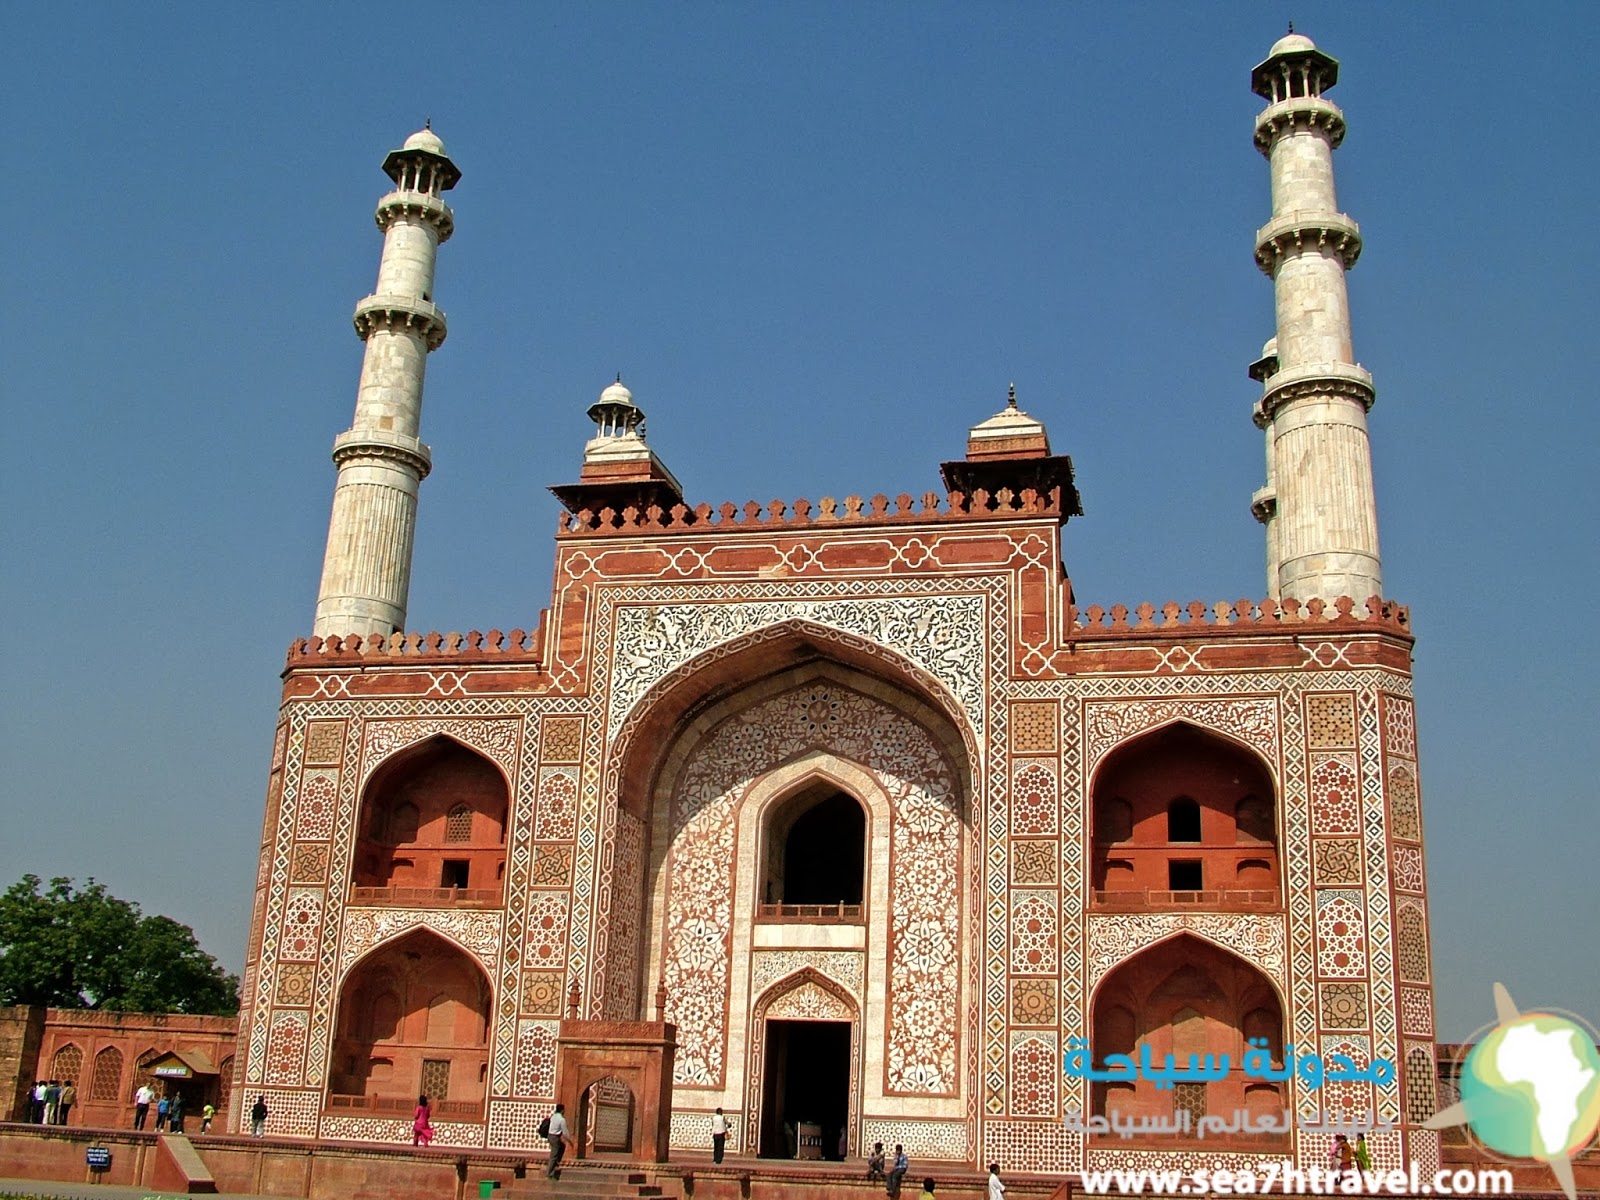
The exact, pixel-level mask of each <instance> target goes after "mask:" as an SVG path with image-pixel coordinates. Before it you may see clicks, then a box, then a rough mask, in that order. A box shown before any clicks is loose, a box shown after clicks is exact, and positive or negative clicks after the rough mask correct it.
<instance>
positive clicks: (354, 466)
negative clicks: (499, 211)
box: [313, 129, 461, 637]
mask: <svg viewBox="0 0 1600 1200" xmlns="http://www.w3.org/2000/svg"><path fill="white" fill-rule="evenodd" d="M383 169H384V172H385V173H386V174H387V175H388V176H389V178H390V179H392V180H394V184H395V186H394V191H392V192H390V193H389V194H388V195H387V196H385V197H384V198H383V199H382V200H379V201H378V211H377V214H376V219H377V222H378V228H379V229H381V230H383V258H382V260H381V261H380V262H379V264H378V286H377V287H376V288H374V289H373V292H372V295H370V296H368V297H367V298H366V299H365V300H363V301H361V303H359V304H357V305H356V313H355V325H356V332H357V333H359V334H360V335H361V338H362V340H363V341H365V342H366V344H367V347H366V354H365V356H364V357H363V358H362V362H361V384H360V387H359V389H358V390H357V393H356V415H355V420H354V421H352V422H351V423H350V428H349V429H348V430H346V431H345V432H344V433H341V434H340V435H339V436H338V437H337V438H335V439H334V443H333V461H334V462H335V463H337V464H338V466H339V480H338V483H337V484H336V485H335V486H334V492H333V517H332V519H331V520H330V521H329V522H328V549H327V554H326V556H325V557H324V559H323V562H322V586H321V587H320V588H319V589H318V591H317V618H316V625H315V626H314V628H313V632H314V633H315V634H317V635H318V636H319V637H328V636H330V635H333V634H338V635H340V636H341V637H345V636H349V635H350V634H361V635H362V636H366V635H369V634H373V633H382V634H389V633H394V632H395V631H396V630H399V629H403V628H404V627H405V620H406V593H407V592H408V591H409V589H410V586H411V542H412V538H413V535H414V534H415V532H416V524H417V488H418V485H420V484H421V482H422V480H423V478H424V477H426V475H427V474H428V469H429V467H430V466H431V465H432V458H431V456H430V454H429V452H428V447H427V446H426V445H424V444H423V443H422V441H421V440H420V439H419V438H418V437H417V433H418V431H419V429H420V427H421V421H422V381H423V377H424V375H425V374H426V372H427V364H428V353H429V352H430V351H432V350H437V349H438V348H439V346H440V345H441V344H442V343H443V342H444V336H445V321H444V313H442V312H441V311H439V309H438V308H437V307H436V306H435V305H434V303H433V265H434V260H435V258H436V257H437V256H438V252H439V243H440V242H443V241H445V240H446V239H448V238H449V236H450V234H451V232H452V230H453V229H454V227H455V217H454V215H453V214H452V213H451V211H450V208H449V206H448V205H447V204H445V202H444V201H443V200H442V199H440V193H441V192H446V191H449V190H450V189H451V188H453V187H455V185H456V181H457V180H459V179H460V178H461V172H460V171H458V170H457V169H456V165H455V163H453V162H451V161H450V159H449V158H447V157H446V156H445V152H444V143H443V142H441V141H440V140H439V139H438V137H436V136H435V135H434V133H433V131H432V130H431V129H422V130H419V131H417V132H416V133H414V134H412V135H411V136H410V137H408V138H407V139H406V142H405V145H404V146H402V147H401V148H400V149H398V150H394V151H391V152H390V154H389V156H388V157H387V158H385V159H384V160H383Z"/></svg>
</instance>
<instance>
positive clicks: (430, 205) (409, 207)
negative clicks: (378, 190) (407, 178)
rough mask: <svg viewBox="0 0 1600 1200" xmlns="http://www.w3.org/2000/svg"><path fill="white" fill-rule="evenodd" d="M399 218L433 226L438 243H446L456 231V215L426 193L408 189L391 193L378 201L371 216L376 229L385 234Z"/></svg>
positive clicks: (434, 197) (444, 204) (448, 207)
mask: <svg viewBox="0 0 1600 1200" xmlns="http://www.w3.org/2000/svg"><path fill="white" fill-rule="evenodd" d="M401 217H411V218H413V219H415V220H418V221H425V222H427V223H428V224H430V225H433V226H435V227H436V228H437V229H438V230H439V241H440V242H448V241H449V240H450V235H451V234H452V233H454V232H455V231H456V215H455V213H454V212H453V211H451V208H450V206H449V205H448V204H446V203H445V202H444V201H443V200H441V199H439V197H437V196H433V195H429V194H428V193H427V192H416V191H411V190H409V189H407V190H396V191H392V192H390V193H389V194H388V195H386V196H384V197H383V198H382V199H381V200H379V201H378V209H377V211H376V212H374V213H373V214H372V219H373V220H374V221H376V222H377V223H378V228H379V229H381V230H383V231H384V232H385V233H388V232H389V226H391V225H393V224H394V223H395V222H396V221H397V220H399V219H400V218H401Z"/></svg>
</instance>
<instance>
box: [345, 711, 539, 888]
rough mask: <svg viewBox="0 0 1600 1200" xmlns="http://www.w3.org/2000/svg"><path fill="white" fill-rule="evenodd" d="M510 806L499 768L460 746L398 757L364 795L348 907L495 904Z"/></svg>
mask: <svg viewBox="0 0 1600 1200" xmlns="http://www.w3.org/2000/svg"><path fill="white" fill-rule="evenodd" d="M509 803H510V792H509V789H508V788H507V786H506V778H505V776H504V775H503V774H502V773H501V771H500V768H499V767H497V766H496V765H495V764H494V763H493V762H491V761H490V760H489V759H487V758H485V757H484V756H483V755H481V754H479V753H477V752H476V751H475V750H471V749H468V748H467V747H466V746H463V745H462V744H461V743H460V742H457V741H454V740H452V739H450V738H446V737H436V738H430V739H429V740H427V741H425V742H422V743H421V744H419V745H417V746H413V747H411V748H410V749H408V750H405V751H402V752H401V753H400V754H397V755H395V756H394V757H393V758H391V759H389V760H388V761H387V762H385V763H384V764H383V765H382V766H380V767H379V768H378V769H377V770H376V771H375V772H373V774H372V778H371V779H370V780H368V781H367V786H366V789H365V791H364V793H363V795H362V801H361V819H360V826H359V831H358V835H357V839H356V853H355V869H354V873H353V877H352V885H353V888H354V891H353V893H352V897H351V898H352V901H353V902H355V903H358V904H362V903H365V904H374V903H377V904H381V903H408V904H430V903H462V902H465V903H496V904H497V903H499V900H500V895H501V887H502V882H503V876H504V873H505V842H506V813H507V811H508V808H509Z"/></svg>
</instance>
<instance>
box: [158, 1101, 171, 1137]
mask: <svg viewBox="0 0 1600 1200" xmlns="http://www.w3.org/2000/svg"><path fill="white" fill-rule="evenodd" d="M171 1111H172V1098H171V1097H170V1096H163V1097H161V1099H159V1100H157V1101H156V1132H157V1133H161V1132H163V1131H165V1130H166V1128H167V1114H168V1113H169V1112H171Z"/></svg>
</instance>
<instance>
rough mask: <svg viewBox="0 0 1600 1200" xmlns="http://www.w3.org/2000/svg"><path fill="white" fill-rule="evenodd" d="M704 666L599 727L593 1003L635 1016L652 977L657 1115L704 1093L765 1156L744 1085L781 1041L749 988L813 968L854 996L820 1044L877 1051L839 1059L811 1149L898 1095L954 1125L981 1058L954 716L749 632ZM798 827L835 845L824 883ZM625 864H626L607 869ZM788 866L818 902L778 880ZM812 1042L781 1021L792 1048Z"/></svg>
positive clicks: (890, 680)
mask: <svg viewBox="0 0 1600 1200" xmlns="http://www.w3.org/2000/svg"><path fill="white" fill-rule="evenodd" d="M858 650H859V651H860V653H861V654H862V655H863V656H870V655H875V654H878V653H887V652H884V651H882V648H880V647H865V648H859V647H858ZM795 657H799V658H800V659H801V661H800V662H798V663H795V662H794V661H793V660H794V658H795ZM707 658H708V659H709V660H710V661H709V664H708V665H707V666H706V669H705V671H704V672H703V673H700V674H696V672H695V671H693V670H690V671H681V672H677V673H674V677H669V678H672V680H673V686H672V687H669V688H666V689H665V690H662V691H659V692H658V691H652V692H651V693H649V694H647V696H646V697H645V699H644V700H643V701H641V702H640V705H639V706H638V707H637V708H636V709H635V710H634V712H633V714H632V715H630V717H629V718H628V721H627V722H625V723H624V727H623V730H622V731H621V735H620V736H619V739H618V747H617V756H616V758H615V759H613V763H614V766H613V767H612V769H611V770H612V771H613V772H614V774H611V775H610V778H609V779H608V782H607V790H608V794H609V796H610V797H614V803H615V805H616V807H615V809H614V814H615V821H616V830H617V834H616V845H617V847H618V849H617V851H616V862H617V864H618V869H617V870H616V872H615V873H614V875H613V885H612V886H613V893H612V903H611V918H610V921H609V923H608V928H607V929H606V930H605V931H604V932H605V937H606V938H607V941H606V944H605V947H604V953H603V956H602V960H601V961H602V969H603V971H604V972H605V974H604V975H603V976H602V977H601V979H600V980H599V981H597V987H596V992H597V994H598V995H599V996H600V997H601V998H602V1002H603V1003H604V1004H605V1007H604V1008H603V1009H601V1010H600V1011H602V1012H604V1013H605V1015H606V1016H608V1017H611V1018H613V1019H624V1020H626V1019H630V1018H633V1017H635V1016H636V1015H637V1014H638V1013H639V1012H640V1001H639V997H640V996H641V994H642V995H643V996H646V997H648V996H649V995H651V994H653V993H654V992H655V990H656V988H657V987H658V986H661V985H663V984H664V986H665V991H664V994H665V997H666V1004H665V1018H666V1020H668V1021H671V1022H672V1023H673V1024H675V1025H676V1026H677V1028H678V1049H677V1053H676V1059H675V1063H674V1099H673V1102H674V1106H675V1108H676V1109H677V1110H678V1111H679V1112H680V1113H698V1114H703V1115H704V1116H705V1118H706V1119H707V1120H709V1117H710V1114H711V1112H712V1110H713V1109H714V1108H716V1107H719V1106H721V1107H723V1108H724V1110H725V1111H726V1112H727V1114H728V1115H729V1116H730V1118H732V1122H731V1123H732V1126H733V1128H732V1132H731V1134H730V1138H729V1145H728V1148H729V1150H730V1151H732V1152H734V1153H740V1152H743V1153H750V1152H754V1151H756V1150H757V1149H758V1148H763V1141H762V1139H763V1122H764V1120H765V1118H763V1117H762V1116H761V1115H760V1110H761V1109H762V1107H763V1100H762V1096H763V1090H762V1086H759V1081H760V1080H763V1079H765V1078H767V1077H768V1074H769V1073H768V1070H767V1067H768V1054H769V1053H774V1054H775V1053H778V1052H779V1051H777V1050H771V1049H770V1047H771V1046H772V1045H773V1042H772V1040H771V1039H770V1038H769V1037H768V1032H769V1026H770V1025H771V1023H770V1022H769V1021H767V1019H766V1018H765V1017H764V1016H763V1017H760V1018H758V1017H757V1014H756V1011H755V1010H756V1005H757V1002H758V1001H759V1000H760V998H761V997H762V996H764V995H765V994H766V993H767V992H768V990H769V989H770V988H771V987H772V985H773V984H774V982H776V981H777V980H780V979H783V978H787V977H788V976H789V975H791V974H793V973H794V971H796V970H797V969H799V968H801V967H807V966H811V967H816V968H818V969H819V970H821V971H823V972H824V973H825V974H827V975H829V976H830V977H831V978H834V979H835V980H836V981H841V986H843V987H845V988H846V990H847V992H848V993H849V994H850V995H852V996H854V997H855V1000H854V1001H853V1003H854V1004H855V1005H856V1006H857V1007H856V1013H857V1016H856V1017H855V1018H854V1020H855V1022H856V1023H857V1025H858V1035H857V1036H850V1035H848V1034H847V1035H846V1036H847V1037H848V1039H849V1040H848V1046H843V1045H842V1044H841V1047H840V1048H837V1049H835V1050H830V1051H828V1053H829V1054H831V1055H835V1056H836V1057H840V1058H844V1057H846V1056H848V1058H849V1059H850V1060H851V1061H856V1060H859V1059H860V1056H861V1047H862V1045H863V1043H864V1042H868V1041H870V1042H872V1043H873V1044H874V1045H882V1047H883V1052H882V1058H881V1060H880V1061H881V1069H874V1070H872V1071H868V1072H865V1073H861V1072H860V1070H859V1068H857V1073H858V1083H857V1084H854V1085H852V1086H854V1087H855V1088H856V1096H857V1097H858V1100H857V1101H856V1107H855V1108H853V1109H850V1110H849V1113H850V1114H853V1115H848V1117H847V1119H843V1120H837V1119H836V1120H835V1121H834V1122H832V1123H835V1124H837V1126H838V1128H836V1129H835V1130H834V1131H833V1133H832V1134H831V1135H830V1138H829V1142H830V1144H829V1145H828V1146H827V1149H828V1150H830V1151H832V1152H833V1154H834V1155H836V1154H837V1146H838V1143H837V1140H836V1139H837V1137H838V1134H839V1132H840V1131H841V1130H842V1129H843V1128H844V1127H845V1126H846V1125H847V1124H850V1125H852V1129H853V1132H852V1133H851V1134H850V1136H851V1137H852V1138H853V1137H854V1136H855V1132H858V1131H859V1124H860V1121H861V1120H869V1121H870V1120H872V1119H874V1118H876V1117H880V1116H881V1117H883V1118H886V1119H887V1118H892V1117H893V1116H894V1115H895V1114H898V1113H902V1112H903V1111H904V1106H905V1101H906V1100H907V1099H913V1100H914V1102H915V1103H916V1105H917V1107H918V1109H919V1111H921V1112H923V1113H924V1114H925V1115H926V1116H927V1117H929V1118H932V1119H942V1120H946V1121H961V1122H968V1123H970V1121H971V1120H972V1116H971V1113H972V1111H973V1110H972V1109H971V1106H970V1104H969V1102H968V1097H970V1096H971V1095H972V1094H973V1093H974V1090H975V1089H976V1087H977V1078H978V1064H977V1052H976V1046H975V1044H973V1043H972V1042H971V1041H970V1040H969V1037H968V1033H967V1023H966V1020H965V1018H964V1015H963V1014H964V1013H965V1006H966V1005H968V1004H970V1003H971V1002H972V999H971V998H972V997H974V996H976V995H977V994H978V990H979V987H978V980H977V970H978V952H977V948H976V947H975V945H974V944H973V943H974V934H973V930H974V922H975V921H976V920H977V917H978V914H979V913H980V912H981V905H980V900H979V896H980V894H981V889H980V886H979V879H978V868H979V864H978V861H977V858H976V855H975V854H974V853H973V851H972V849H971V847H970V840H971V836H972V834H971V826H970V820H971V819H970V817H969V813H968V797H969V796H970V794H971V779H972V776H971V767H970V762H971V758H970V756H969V750H970V746H969V739H968V731H967V729H966V728H965V726H964V725H962V724H961V723H960V722H959V721H953V720H952V719H951V716H950V715H949V709H948V708H947V707H946V704H945V702H946V700H947V699H948V697H943V696H939V695H935V694H933V693H931V692H930V693H928V694H926V695H924V694H922V693H921V692H919V691H917V690H913V689H908V688H907V686H906V684H905V682H904V681H903V680H902V679H901V678H900V677H899V676H898V675H897V674H896V673H895V672H894V671H891V670H888V669H885V670H884V671H883V673H881V674H879V673H868V672H866V671H863V670H862V669H860V667H859V666H857V665H856V664H855V663H853V662H852V663H848V664H847V663H845V662H841V661H839V660H837V659H835V658H833V657H829V656H823V655H821V654H819V653H818V646H817V645H815V644H814V643H813V642H811V641H810V640H809V639H807V638H801V637H798V636H797V637H793V638H789V637H786V636H778V637H776V638H774V639H765V638H755V640H753V641H751V643H750V645H749V646H747V647H744V648H743V649H741V650H738V651H736V652H734V653H733V654H731V655H723V654H722V653H720V651H719V652H715V653H714V654H712V655H708V656H707ZM786 658H787V659H788V660H789V664H788V665H786V664H785V663H784V659H786ZM697 661H698V660H697ZM695 665H696V664H695V663H694V662H692V663H690V664H686V666H688V667H694V666H695ZM774 666H776V667H777V668H778V669H776V670H769V673H765V674H763V673H762V669H763V668H768V669H770V668H772V667H774ZM666 682H667V681H665V680H664V681H663V683H666ZM664 714H665V715H664ZM673 714H676V718H677V719H676V721H675V722H670V723H669V718H670V717H671V716H672V715H673ZM663 726H665V727H663ZM647 731H651V732H654V733H656V734H658V735H659V740H657V739H656V738H652V737H647V736H645V735H646V733H647ZM812 822H814V823H815V824H816V825H817V826H818V827H819V828H820V830H821V831H822V835H821V836H814V835H813V834H812V833H810V832H808V830H807V828H806V826H807V825H808V824H809V823H812ZM857 828H859V829H860V833H859V834H858V833H857V832H856V829H857ZM797 833H798V834H799V838H798V842H799V844H798V845H797V844H796V842H797V839H796V837H795V835H796V834H797ZM808 841H810V842H812V843H813V844H814V845H824V846H827V847H828V848H836V847H838V846H839V845H841V844H842V845H843V846H844V847H845V848H846V849H847V850H848V853H847V854H846V855H844V856H843V857H845V858H848V859H849V862H850V864H851V866H850V867H849V868H848V869H846V870H844V871H842V872H838V873H836V874H834V876H833V877H832V878H829V877H827V876H826V875H825V873H823V872H821V871H820V870H817V869H816V867H817V864H818V860H819V858H820V857H821V856H820V855H819V854H816V853H814V852H811V853H808V851H807V846H806V845H805V843H806V842H808ZM857 844H859V845H860V860H861V867H860V884H859V888H860V900H859V904H857V903H855V902H854V895H855V885H854V883H853V879H852V877H853V876H854V873H855V872H854V868H853V863H854V861H855V846H856V845H857ZM635 846H637V847H638V848H639V849H638V851H637V853H636V855H635V851H634V849H633V847H635ZM795 851H799V853H798V855H797V854H796V853H795ZM629 861H635V862H637V864H638V865H637V873H636V874H634V873H631V872H629V871H625V870H624V869H623V864H625V863H627V862H629ZM808 861H809V864H810V865H809V866H808ZM803 875H810V876H811V878H810V879H809V881H808V882H807V884H806V886H807V887H813V886H814V887H820V888H825V889H826V891H827V892H828V894H827V895H826V896H812V895H809V894H806V895H801V894H797V893H795V892H794V891H792V889H793V888H794V887H795V886H796V883H797V877H798V876H803ZM786 893H788V895H787V897H786ZM769 897H770V899H769ZM786 899H787V900H788V901H789V902H788V903H787V904H786V903H785V900H786ZM634 913H637V914H638V915H637V918H634V917H633V916H632V914H634ZM818 925H823V926H828V927H829V928H827V929H818V928H817V926H818ZM619 938H626V939H627V941H626V942H625V943H619ZM623 972H626V973H627V974H626V982H623V978H624V977H623ZM624 996H626V997H628V1001H627V1003H625V1004H618V1003H617V1001H618V1000H621V999H622V997H624ZM787 1019H788V1018H774V1020H787ZM772 1028H776V1027H775V1026H773V1027H772ZM863 1031H864V1032H863ZM811 1036H813V1033H812V1032H810V1031H806V1030H803V1029H802V1030H798V1032H795V1031H791V1032H789V1033H787V1034H784V1033H780V1034H779V1035H778V1037H779V1039H780V1040H781V1039H783V1038H785V1037H787V1038H790V1039H793V1038H796V1037H798V1038H799V1039H800V1044H802V1046H803V1044H804V1043H805V1040H806V1039H807V1038H808V1037H811ZM815 1036H818V1037H821V1036H824V1035H820V1034H816V1035H815ZM758 1044H759V1047H760V1052H759V1053H757V1052H756V1047H757V1045H758ZM770 1104H771V1101H770V1100H769V1102H768V1107H769V1108H770ZM974 1132H975V1131H974ZM771 1137H772V1134H771V1131H770V1130H769V1131H768V1133H767V1144H766V1146H765V1148H763V1152H771V1150H772V1144H771ZM684 1144H685V1146H688V1145H691V1144H692V1145H696V1146H697V1145H699V1144H700V1143H699V1142H692V1143H691V1142H685V1143H684ZM785 1148H786V1147H785ZM780 1152H781V1151H780Z"/></svg>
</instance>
